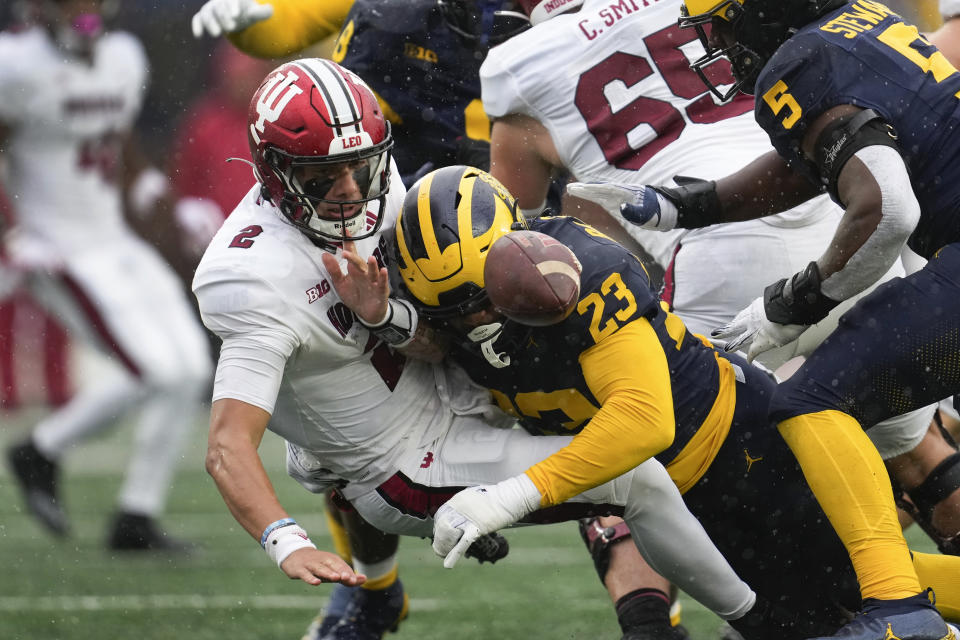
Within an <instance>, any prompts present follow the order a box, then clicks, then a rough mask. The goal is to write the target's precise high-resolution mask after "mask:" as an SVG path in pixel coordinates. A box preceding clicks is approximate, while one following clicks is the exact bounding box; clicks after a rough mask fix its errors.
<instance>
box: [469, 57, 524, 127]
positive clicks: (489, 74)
mask: <svg viewBox="0 0 960 640" xmlns="http://www.w3.org/2000/svg"><path fill="white" fill-rule="evenodd" d="M504 53H506V51H504V50H503V49H500V51H498V50H497V48H494V49H491V50H490V53H489V54H488V55H487V58H486V59H485V60H484V61H483V64H482V65H481V66H480V95H481V98H482V99H483V110H484V111H486V113H487V115H488V116H489V117H490V118H501V117H503V116H505V115H508V114H511V113H521V114H527V115H529V113H528V112H529V110H530V107H529V105H527V104H526V103H525V102H524V101H523V100H522V99H521V98H520V95H521V92H520V87H519V84H518V82H517V79H516V77H515V76H514V75H513V74H512V73H511V72H510V67H511V65H510V61H509V60H507V59H505V56H504V55H498V54H504Z"/></svg>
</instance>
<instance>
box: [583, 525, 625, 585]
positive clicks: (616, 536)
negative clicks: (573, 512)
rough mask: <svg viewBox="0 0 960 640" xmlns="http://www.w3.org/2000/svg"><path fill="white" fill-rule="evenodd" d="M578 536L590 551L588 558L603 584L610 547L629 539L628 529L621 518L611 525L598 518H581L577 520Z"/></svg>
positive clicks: (608, 564) (608, 561)
mask: <svg viewBox="0 0 960 640" xmlns="http://www.w3.org/2000/svg"><path fill="white" fill-rule="evenodd" d="M578 524H579V527H580V537H581V538H583V542H584V544H585V545H587V550H588V551H590V558H591V559H592V560H593V566H594V568H595V569H596V570H597V575H598V576H599V577H600V582H601V583H602V584H605V581H606V577H607V571H609V570H610V555H611V554H610V549H611V547H613V546H614V545H616V544H619V543H621V542H624V541H626V540H629V539H630V529H628V528H627V523H626V522H623V521H622V520H621V521H620V522H619V523H617V524H614V525H613V526H609V527H605V526H603V525H602V524H601V523H600V518H583V519H581V520H580V521H579V523H578Z"/></svg>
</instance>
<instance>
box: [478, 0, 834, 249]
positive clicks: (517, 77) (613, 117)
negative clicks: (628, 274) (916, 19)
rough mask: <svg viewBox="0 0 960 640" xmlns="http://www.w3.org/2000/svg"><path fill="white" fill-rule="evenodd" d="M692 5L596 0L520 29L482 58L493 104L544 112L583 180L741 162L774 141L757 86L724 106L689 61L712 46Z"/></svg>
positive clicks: (786, 221)
mask: <svg viewBox="0 0 960 640" xmlns="http://www.w3.org/2000/svg"><path fill="white" fill-rule="evenodd" d="M681 5H682V2H681V0H659V1H657V2H639V1H637V2H630V1H628V2H620V1H619V0H617V1H614V0H587V1H586V2H585V3H584V4H583V6H582V7H581V9H580V11H576V12H573V13H569V14H564V15H559V16H555V17H552V18H550V19H549V20H546V21H544V22H542V23H540V24H538V25H536V26H535V27H533V28H531V29H529V30H527V31H525V32H523V33H521V34H519V35H517V36H514V37H513V38H510V40H508V41H507V42H505V43H503V44H501V45H499V46H497V47H495V48H493V49H492V50H491V51H490V53H489V55H488V56H487V58H486V60H485V61H484V63H483V66H482V67H481V68H480V79H481V85H482V92H483V106H484V109H485V110H486V112H487V115H489V116H490V117H491V118H497V117H501V116H504V115H507V114H522V115H527V116H530V117H531V118H534V119H535V120H538V121H539V122H540V123H541V124H543V125H544V126H545V127H546V128H547V130H548V131H549V132H550V136H551V138H552V139H553V143H554V146H555V147H556V149H557V152H558V153H559V155H560V158H561V160H562V161H563V164H564V166H565V167H566V168H567V169H568V170H569V171H570V172H571V173H572V174H573V175H574V176H575V177H576V179H577V180H580V181H584V182H619V183H628V184H638V185H639V184H666V183H670V181H671V180H672V178H673V177H674V176H675V175H678V174H679V175H687V176H695V177H698V178H706V179H716V178H720V177H723V176H726V175H728V174H730V173H733V172H734V171H736V170H737V169H739V168H740V167H742V166H744V165H745V164H747V163H748V162H750V161H751V160H754V159H755V158H756V157H757V156H759V155H761V154H763V153H766V152H767V151H770V150H771V149H772V146H771V145H770V142H769V140H768V138H767V136H766V134H765V133H764V131H763V130H762V129H761V128H760V126H759V125H757V124H756V122H755V121H754V117H753V99H752V98H751V97H750V96H743V95H741V96H739V97H738V98H737V99H735V100H733V101H732V102H730V103H728V104H726V105H723V106H720V107H717V101H716V99H715V98H714V96H713V95H712V94H711V93H710V92H709V91H708V90H707V88H706V86H705V85H704V84H703V82H702V81H701V80H700V78H699V77H698V76H697V74H696V73H695V72H694V71H693V70H692V69H690V67H689V64H690V62H691V61H693V60H696V59H697V58H698V57H700V56H701V55H702V54H703V47H702V45H701V44H700V42H699V40H698V39H697V36H696V33H695V31H694V30H693V29H680V28H679V27H678V26H677V19H678V18H679V17H680V7H681ZM721 71H722V72H723V73H725V74H726V76H727V77H728V78H729V82H730V83H732V81H733V77H732V75H731V74H730V72H729V66H728V65H726V66H725V63H720V64H715V65H713V67H712V71H711V73H712V74H720V73H721ZM821 215H823V211H822V207H820V208H818V207H816V206H810V205H804V206H803V207H802V208H798V209H795V210H793V211H791V212H788V213H786V214H781V215H779V216H773V217H771V218H765V219H764V220H765V221H766V222H767V223H769V224H773V225H783V226H796V225H799V224H805V223H806V221H807V220H808V219H809V217H810V216H816V217H819V216H821ZM631 231H633V230H632V229H631ZM646 235H648V236H649V235H650V234H646ZM641 244H644V245H645V246H646V245H647V244H648V243H647V242H643V241H641ZM655 257H656V256H655Z"/></svg>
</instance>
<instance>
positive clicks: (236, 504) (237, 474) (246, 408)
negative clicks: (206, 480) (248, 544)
mask: <svg viewBox="0 0 960 640" xmlns="http://www.w3.org/2000/svg"><path fill="white" fill-rule="evenodd" d="M269 419H270V414H269V413H267V412H266V411H263V410H262V409H260V408H258V407H254V406H253V405H249V404H246V403H244V402H241V401H239V400H234V399H230V398H226V399H220V400H217V401H215V402H214V403H213V406H212V407H211V409H210V434H209V437H208V440H207V457H206V469H207V473H209V474H210V476H211V477H212V478H213V480H214V482H215V483H216V485H217V489H218V490H219V491H220V495H221V496H223V500H224V502H225V503H226V504H227V507H228V508H229V509H230V513H232V514H233V517H234V518H236V520H237V522H238V523H240V525H241V526H242V527H243V528H244V529H246V531H247V532H248V533H249V534H250V535H251V536H253V537H254V538H255V539H256V540H257V541H258V542H259V541H260V537H261V535H262V534H263V531H264V529H265V528H266V527H267V526H268V525H269V524H270V523H271V522H275V521H277V520H280V519H282V518H285V517H287V513H286V511H285V510H284V509H283V507H282V506H281V505H280V502H279V501H278V500H277V495H276V493H275V492H274V490H273V485H272V484H271V482H270V478H269V477H268V476H267V471H266V469H264V467H263V462H262V461H261V460H260V455H259V454H258V453H257V448H258V447H259V446H260V440H261V439H262V438H263V433H264V432H265V431H266V426H267V423H268V422H269Z"/></svg>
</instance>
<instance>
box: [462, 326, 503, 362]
mask: <svg viewBox="0 0 960 640" xmlns="http://www.w3.org/2000/svg"><path fill="white" fill-rule="evenodd" d="M502 332H503V324H502V323H500V322H494V323H492V324H482V325H480V326H479V327H476V328H474V329H473V330H472V331H470V333H468V334H467V338H469V339H470V341H471V342H474V343H477V344H479V345H480V351H481V352H483V357H485V358H486V359H487V362H489V363H490V365H491V366H493V367H495V368H497V369H503V368H505V367H509V366H510V356H508V355H507V354H506V353H502V352H501V353H497V352H496V350H495V349H494V348H493V343H494V342H496V341H497V338H499V337H500V334H501V333H502Z"/></svg>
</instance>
